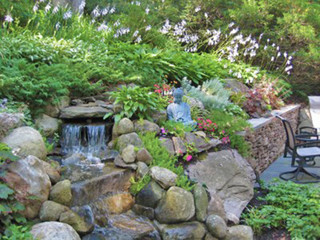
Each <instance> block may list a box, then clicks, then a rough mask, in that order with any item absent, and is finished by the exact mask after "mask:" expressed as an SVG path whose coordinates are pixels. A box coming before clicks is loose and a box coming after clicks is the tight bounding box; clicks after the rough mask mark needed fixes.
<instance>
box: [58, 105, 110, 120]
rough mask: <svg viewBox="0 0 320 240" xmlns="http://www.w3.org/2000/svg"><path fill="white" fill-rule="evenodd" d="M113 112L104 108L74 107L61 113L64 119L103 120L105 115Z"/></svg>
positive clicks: (64, 109) (67, 108)
mask: <svg viewBox="0 0 320 240" xmlns="http://www.w3.org/2000/svg"><path fill="white" fill-rule="evenodd" d="M110 112H111V111H110V110H108V109H106V108H102V107H83V106H72V107H66V108H63V109H62V110H61V112H60V118H62V119H76V118H103V117H104V115H106V114H107V113H110Z"/></svg>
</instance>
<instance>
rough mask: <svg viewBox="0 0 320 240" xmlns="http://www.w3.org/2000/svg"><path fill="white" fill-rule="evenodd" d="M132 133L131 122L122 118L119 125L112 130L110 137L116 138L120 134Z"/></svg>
mask: <svg viewBox="0 0 320 240" xmlns="http://www.w3.org/2000/svg"><path fill="white" fill-rule="evenodd" d="M133 131H134V126H133V122H132V121H131V120H130V119H129V118H122V119H121V120H120V121H119V123H117V124H115V125H114V126H113V128H112V136H113V137H118V136H119V135H122V134H127V133H132V132H133Z"/></svg>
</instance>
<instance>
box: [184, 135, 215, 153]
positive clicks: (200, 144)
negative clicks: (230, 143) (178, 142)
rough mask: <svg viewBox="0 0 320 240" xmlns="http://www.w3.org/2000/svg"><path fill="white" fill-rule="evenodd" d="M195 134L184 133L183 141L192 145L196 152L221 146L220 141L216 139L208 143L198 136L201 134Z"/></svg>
mask: <svg viewBox="0 0 320 240" xmlns="http://www.w3.org/2000/svg"><path fill="white" fill-rule="evenodd" d="M197 134H198V135H197ZM197 134H196V133H191V132H186V133H185V140H184V141H185V142H186V143H188V144H192V145H193V146H194V147H195V149H196V150H197V151H198V152H203V151H207V150H209V149H210V148H214V147H216V146H218V145H219V144H221V141H220V140H218V139H211V140H210V141H207V140H206V139H205V138H203V137H201V136H199V135H200V134H201V133H200V132H198V133H197Z"/></svg>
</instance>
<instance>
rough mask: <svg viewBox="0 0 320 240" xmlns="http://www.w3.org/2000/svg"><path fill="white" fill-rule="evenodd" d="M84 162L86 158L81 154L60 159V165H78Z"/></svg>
mask: <svg viewBox="0 0 320 240" xmlns="http://www.w3.org/2000/svg"><path fill="white" fill-rule="evenodd" d="M85 160H86V157H85V156H84V155H83V154H82V153H73V154H72V155H71V156H69V157H67V158H65V159H62V165H71V164H79V163H80V162H83V161H85Z"/></svg>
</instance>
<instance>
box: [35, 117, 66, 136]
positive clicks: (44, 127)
mask: <svg viewBox="0 0 320 240" xmlns="http://www.w3.org/2000/svg"><path fill="white" fill-rule="evenodd" d="M60 125H61V121H59V119H57V118H52V117H50V116H48V115H45V114H43V115H42V116H41V117H40V118H37V119H36V127H37V128H38V129H40V130H41V131H42V133H43V135H44V136H46V137H49V136H53V134H54V133H56V132H58V130H59V127H60Z"/></svg>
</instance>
